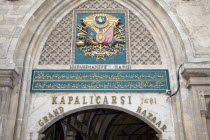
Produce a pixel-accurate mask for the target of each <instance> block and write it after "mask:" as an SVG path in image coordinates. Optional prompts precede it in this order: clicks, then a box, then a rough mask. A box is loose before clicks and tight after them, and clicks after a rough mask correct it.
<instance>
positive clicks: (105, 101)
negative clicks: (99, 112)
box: [104, 96, 109, 104]
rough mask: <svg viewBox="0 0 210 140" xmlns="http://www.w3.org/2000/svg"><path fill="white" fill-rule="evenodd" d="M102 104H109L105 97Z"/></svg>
mask: <svg viewBox="0 0 210 140" xmlns="http://www.w3.org/2000/svg"><path fill="white" fill-rule="evenodd" d="M104 104H109V103H108V100H107V97H106V96H105V97H104Z"/></svg>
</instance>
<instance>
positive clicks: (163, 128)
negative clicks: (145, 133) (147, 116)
mask: <svg viewBox="0 0 210 140" xmlns="http://www.w3.org/2000/svg"><path fill="white" fill-rule="evenodd" d="M166 128H167V126H166V125H165V124H164V125H163V127H162V128H161V130H162V131H163V132H164V131H165V129H166Z"/></svg>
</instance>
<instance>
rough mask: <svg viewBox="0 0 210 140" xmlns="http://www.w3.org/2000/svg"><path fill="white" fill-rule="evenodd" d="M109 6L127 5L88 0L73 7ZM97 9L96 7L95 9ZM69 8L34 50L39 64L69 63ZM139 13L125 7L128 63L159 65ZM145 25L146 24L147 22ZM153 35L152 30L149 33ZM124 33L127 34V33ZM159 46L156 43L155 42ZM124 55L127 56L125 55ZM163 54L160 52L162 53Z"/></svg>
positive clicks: (83, 8) (71, 38)
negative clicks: (127, 11)
mask: <svg viewBox="0 0 210 140" xmlns="http://www.w3.org/2000/svg"><path fill="white" fill-rule="evenodd" d="M78 9H80V10H93V11H94V10H105V9H106V10H111V11H113V12H116V11H114V10H113V9H119V10H122V9H126V10H129V9H127V8H126V7H124V6H122V5H121V4H120V3H118V2H115V1H114V0H107V1H103V0H88V1H86V2H84V3H82V4H81V5H79V6H78V7H76V8H74V10H78ZM96 12H97V11H96ZM73 16H74V15H73V11H71V12H70V13H68V14H67V15H66V16H65V17H64V18H63V19H62V20H61V21H60V22H59V23H58V24H57V25H56V26H55V28H54V29H53V30H52V32H51V33H50V34H49V37H48V38H47V40H46V42H45V44H44V46H43V48H42V52H41V54H38V56H37V57H39V55H40V58H37V59H39V62H38V63H39V65H69V64H70V59H74V58H71V57H73V56H71V50H72V49H74V47H73V46H72V45H73V43H72V40H73V30H72V28H73V26H74V21H73V20H74V19H73ZM141 19H142V17H138V16H136V15H135V14H134V13H133V12H132V11H130V10H129V15H128V19H126V20H127V23H128V24H129V26H128V28H129V29H127V30H128V32H130V37H129V38H130V43H129V44H130V46H127V47H128V48H129V47H130V49H129V50H130V52H129V51H128V52H127V55H128V56H129V57H130V64H137V65H161V64H162V60H161V55H160V53H159V49H158V47H157V43H156V41H155V40H154V38H153V35H152V34H151V33H150V31H149V30H148V29H147V28H148V27H146V25H145V23H143V22H142V21H141ZM147 26H148V25H147ZM153 34H154V35H155V33H153ZM127 37H128V36H127ZM158 45H159V46H160V44H158ZM129 57H128V58H129ZM162 57H164V56H162Z"/></svg>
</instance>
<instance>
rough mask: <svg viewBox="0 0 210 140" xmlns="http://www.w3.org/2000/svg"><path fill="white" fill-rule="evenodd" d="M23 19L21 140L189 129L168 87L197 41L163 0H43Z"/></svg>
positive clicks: (165, 136) (101, 139)
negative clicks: (184, 123) (192, 42)
mask: <svg viewBox="0 0 210 140" xmlns="http://www.w3.org/2000/svg"><path fill="white" fill-rule="evenodd" d="M27 17H31V18H27ZM19 26H24V27H25V28H24V29H23V31H22V32H21V34H20V37H19V40H18V42H17V47H16V48H13V49H11V50H9V53H12V51H14V50H15V51H17V53H15V54H16V56H14V60H15V61H16V62H15V63H17V65H18V68H19V69H20V71H21V73H20V76H22V80H20V82H19V83H18V84H19V86H20V93H21V94H20V95H19V106H18V113H17V122H16V128H15V134H14V139H15V140H20V139H21V140H136V139H142V140H178V139H180V138H185V137H188V136H186V135H185V134H183V133H182V130H183V129H186V127H185V128H183V125H182V123H179V122H181V121H182V117H181V116H180V112H181V111H180V110H179V109H177V108H179V107H180V106H181V103H180V102H181V101H180V100H179V99H178V98H177V100H171V99H168V96H167V95H166V92H167V91H170V90H172V91H175V90H176V88H177V67H178V66H179V65H180V64H182V63H183V62H184V61H185V60H187V59H191V58H192V51H191V44H190V43H189V40H187V39H186V38H187V33H186V32H184V31H183V30H184V29H183V26H182V25H181V23H180V22H179V20H178V19H177V18H176V16H175V15H174V14H173V12H172V11H171V10H170V9H169V8H168V6H167V4H165V2H163V1H159V0H154V1H153V0H142V1H139V0H129V1H127V0H79V1H78V0H65V1H53V2H52V1H51V0H40V1H38V2H37V3H36V4H35V5H34V7H33V8H32V9H31V11H30V12H29V13H28V14H27V15H26V17H25V19H24V20H23V21H22V22H21V24H20V25H19ZM183 46H185V47H184V49H183ZM178 110H179V111H180V112H179V111H178ZM183 131H184V130H183Z"/></svg>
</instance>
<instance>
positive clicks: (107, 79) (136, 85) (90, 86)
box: [32, 70, 169, 91]
mask: <svg viewBox="0 0 210 140" xmlns="http://www.w3.org/2000/svg"><path fill="white" fill-rule="evenodd" d="M32 80H33V81H32V90H34V91H36V90H68V91H71V90H88V91H89V90H98V91H101V90H102V91H103V90H108V91H110V90H125V91H126V90H136V91H138V90H167V89H169V82H168V81H169V80H168V72H167V70H160V71H142V70H123V71H119V70H97V71H96V70H88V71H87V70H79V71H78V70H64V71H56V70H51V71H50V70H34V71H33V77H32Z"/></svg>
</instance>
